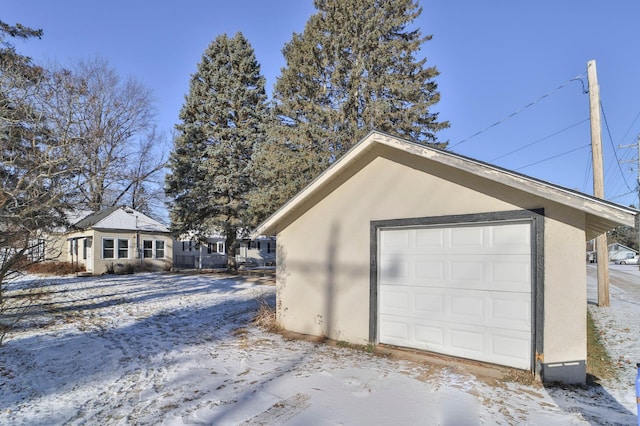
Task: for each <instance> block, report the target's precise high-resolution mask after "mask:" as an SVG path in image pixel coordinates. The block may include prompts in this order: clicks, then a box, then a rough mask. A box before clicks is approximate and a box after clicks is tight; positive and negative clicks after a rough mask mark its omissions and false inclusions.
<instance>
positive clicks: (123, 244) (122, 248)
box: [118, 239, 129, 259]
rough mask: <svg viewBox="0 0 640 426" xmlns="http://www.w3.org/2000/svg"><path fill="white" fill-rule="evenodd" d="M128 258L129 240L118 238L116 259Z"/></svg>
mask: <svg viewBox="0 0 640 426" xmlns="http://www.w3.org/2000/svg"><path fill="white" fill-rule="evenodd" d="M128 258H129V240H121V239H118V259H128Z"/></svg>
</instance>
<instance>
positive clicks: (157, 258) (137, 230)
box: [58, 207, 173, 275]
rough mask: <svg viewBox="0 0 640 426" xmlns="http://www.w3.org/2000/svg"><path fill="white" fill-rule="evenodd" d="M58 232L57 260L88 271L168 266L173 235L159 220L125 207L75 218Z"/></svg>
mask: <svg viewBox="0 0 640 426" xmlns="http://www.w3.org/2000/svg"><path fill="white" fill-rule="evenodd" d="M74 222H75V223H72V226H71V228H70V231H68V232H66V233H64V234H62V235H61V236H60V239H61V241H60V246H61V247H62V251H61V256H60V257H59V258H58V260H61V261H68V262H72V263H74V264H76V265H79V266H84V267H85V270H86V271H87V273H88V274H92V275H101V274H104V273H109V272H116V273H121V272H132V271H135V270H169V269H171V266H172V263H173V238H172V237H171V234H170V233H169V229H168V228H167V227H166V226H165V225H163V224H162V223H160V222H158V221H156V220H155V219H152V218H150V217H149V216H147V215H145V214H144V213H141V212H139V211H136V210H134V209H132V208H129V207H111V208H108V209H105V210H101V211H98V212H95V213H90V214H87V215H84V217H82V218H78V217H77V218H76V219H75V220H74Z"/></svg>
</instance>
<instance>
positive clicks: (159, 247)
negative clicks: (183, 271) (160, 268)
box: [155, 240, 164, 259]
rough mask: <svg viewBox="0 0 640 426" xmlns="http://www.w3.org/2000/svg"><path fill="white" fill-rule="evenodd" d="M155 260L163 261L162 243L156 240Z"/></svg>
mask: <svg viewBox="0 0 640 426" xmlns="http://www.w3.org/2000/svg"><path fill="white" fill-rule="evenodd" d="M155 243H156V259H164V241H163V240H156V241H155Z"/></svg>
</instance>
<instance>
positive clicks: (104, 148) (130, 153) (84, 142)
mask: <svg viewBox="0 0 640 426" xmlns="http://www.w3.org/2000/svg"><path fill="white" fill-rule="evenodd" d="M52 78H53V81H54V84H53V86H55V87H56V90H55V91H54V92H53V93H52V94H51V96H50V110H49V114H50V115H51V119H52V120H53V121H54V126H55V129H56V131H57V132H58V136H59V137H60V138H65V139H67V140H72V141H74V143H75V148H74V153H73V156H74V158H75V161H77V162H78V163H79V164H80V166H81V170H80V173H79V174H78V176H77V190H78V193H77V194H76V201H77V203H78V205H81V206H84V207H86V208H87V209H89V210H93V211H97V210H100V209H102V208H105V207H110V206H113V205H117V204H134V203H136V204H137V207H141V210H142V211H144V212H146V213H151V211H149V210H147V208H149V209H151V204H150V203H149V202H148V201H149V200H148V199H147V200H145V202H143V201H142V199H141V198H140V197H141V194H142V193H143V191H146V192H147V193H149V192H153V190H151V187H153V186H154V178H156V174H158V173H159V172H160V171H161V170H162V169H163V168H164V164H165V149H164V147H165V145H166V143H167V142H166V138H165V136H164V134H163V133H161V132H158V131H157V130H156V127H155V110H154V107H153V100H152V96H151V92H150V91H149V89H147V88H146V87H145V86H144V85H142V84H141V83H140V82H138V81H137V80H135V79H133V78H127V79H122V78H121V77H120V76H119V74H118V73H117V72H116V71H115V70H114V69H113V68H111V67H110V66H109V65H108V63H107V62H106V61H105V60H103V59H93V60H89V61H86V60H81V61H78V62H77V64H76V65H75V66H74V67H73V69H71V70H69V69H64V68H61V67H57V69H56V71H54V72H53V74H52ZM156 180H157V179H156ZM143 188H144V189H143ZM160 188H161V186H160ZM160 190H161V189H160ZM137 207H136V208H137Z"/></svg>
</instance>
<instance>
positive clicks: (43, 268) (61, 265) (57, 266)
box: [24, 261, 85, 275]
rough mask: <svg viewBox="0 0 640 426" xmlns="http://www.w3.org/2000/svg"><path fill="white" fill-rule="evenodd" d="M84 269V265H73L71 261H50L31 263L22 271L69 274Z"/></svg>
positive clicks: (41, 273) (43, 273) (42, 273)
mask: <svg viewBox="0 0 640 426" xmlns="http://www.w3.org/2000/svg"><path fill="white" fill-rule="evenodd" d="M84 270H85V269H84V266H79V265H75V264H73V263H71V262H57V261H52V262H38V263H32V264H31V265H29V266H27V267H26V268H25V271H24V272H27V273H30V274H40V275H69V274H75V273H77V272H82V271H84Z"/></svg>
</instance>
